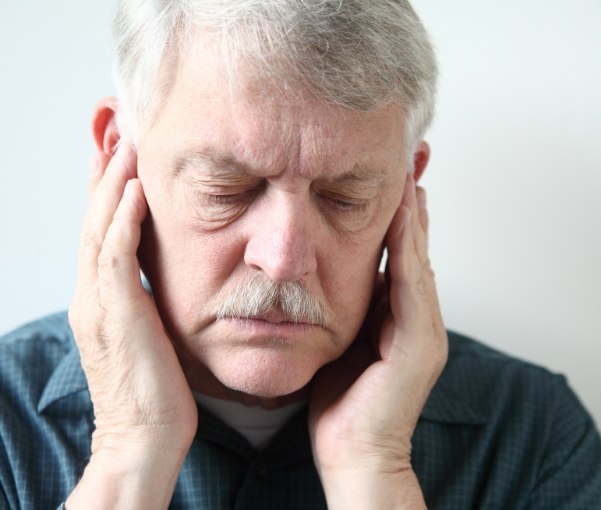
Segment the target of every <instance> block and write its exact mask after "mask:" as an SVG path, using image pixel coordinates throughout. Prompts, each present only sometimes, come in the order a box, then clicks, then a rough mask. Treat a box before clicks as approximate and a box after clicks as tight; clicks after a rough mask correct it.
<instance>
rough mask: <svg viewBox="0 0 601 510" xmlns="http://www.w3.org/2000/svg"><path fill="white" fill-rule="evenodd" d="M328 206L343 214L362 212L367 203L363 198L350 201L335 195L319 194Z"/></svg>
mask: <svg viewBox="0 0 601 510" xmlns="http://www.w3.org/2000/svg"><path fill="white" fill-rule="evenodd" d="M320 197H321V198H322V199H323V200H325V201H326V202H327V203H328V204H329V205H330V206H332V207H334V208H336V209H337V210H338V211H340V212H342V213H345V214H352V213H358V212H364V211H365V210H366V209H367V206H368V203H367V202H366V201H364V200H360V201H352V200H343V199H341V198H337V197H335V196H328V195H320Z"/></svg>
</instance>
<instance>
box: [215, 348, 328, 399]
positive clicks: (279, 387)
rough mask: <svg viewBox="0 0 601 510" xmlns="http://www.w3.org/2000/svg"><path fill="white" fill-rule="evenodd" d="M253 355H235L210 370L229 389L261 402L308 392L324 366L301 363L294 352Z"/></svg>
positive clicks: (265, 351)
mask: <svg viewBox="0 0 601 510" xmlns="http://www.w3.org/2000/svg"><path fill="white" fill-rule="evenodd" d="M253 351H254V352H245V353H243V354H242V353H241V354H239V355H238V354H234V355H231V356H229V357H228V359H227V360H225V361H224V360H222V361H221V362H220V363H217V364H214V365H213V364H212V365H213V366H210V367H209V368H210V370H211V371H212V372H213V375H214V376H215V377H216V378H217V379H218V380H219V382H220V383H221V384H223V385H224V386H225V387H227V388H230V389H232V390H235V391H239V392H242V393H245V394H246V395H252V396H254V397H258V398H261V399H273V398H277V397H283V396H286V395H290V394H291V393H294V392H296V391H298V390H300V389H302V388H304V387H305V386H306V385H307V384H309V382H310V381H311V379H313V376H314V375H315V373H316V372H317V370H318V369H319V368H320V366H321V365H322V364H323V363H318V362H316V361H315V360H312V361H308V360H301V359H299V357H298V355H297V356H296V357H295V355H294V353H291V352H281V351H269V350H253Z"/></svg>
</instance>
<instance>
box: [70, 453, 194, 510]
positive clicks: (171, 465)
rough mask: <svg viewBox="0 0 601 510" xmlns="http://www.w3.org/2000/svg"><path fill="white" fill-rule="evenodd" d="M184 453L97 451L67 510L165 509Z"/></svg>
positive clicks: (72, 494) (74, 491) (71, 497)
mask: <svg viewBox="0 0 601 510" xmlns="http://www.w3.org/2000/svg"><path fill="white" fill-rule="evenodd" d="M186 452H187V450H179V451H177V449H173V450H170V449H166V448H165V449H158V450H153V451H148V450H141V449H140V450H134V451H131V450H130V451H128V450H125V449H124V450H121V451H99V452H97V453H94V454H93V455H92V457H91V459H90V463H89V464H88V465H87V467H86V469H85V471H84V474H83V476H82V478H81V480H80V482H79V483H78V485H77V486H76V487H75V489H74V490H73V492H72V493H71V495H70V496H69V498H68V499H67V502H66V505H65V508H66V510H78V509H85V510H104V509H107V510H108V509H111V510H119V509H124V510H125V509H127V510H132V509H138V508H139V509H145V510H147V509H148V510H153V509H157V510H158V509H165V508H167V507H168V506H169V503H170V501H171V498H172V495H173V491H174V488H175V484H176V482H177V478H178V475H179V472H180V470H181V467H182V464H183V462H184V458H185V456H186Z"/></svg>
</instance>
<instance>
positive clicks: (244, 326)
mask: <svg viewBox="0 0 601 510" xmlns="http://www.w3.org/2000/svg"><path fill="white" fill-rule="evenodd" d="M222 321H223V322H225V323H226V324H227V325H228V326H230V327H233V328H235V329H238V330H243V331H245V332H247V333H249V334H251V335H253V336H254V335H257V336H263V335H268V336H271V337H273V336H278V337H284V336H288V335H294V334H299V333H310V332H313V331H315V330H316V329H318V328H319V326H317V325H316V324H309V323H306V322H278V323H275V322H268V321H264V320H261V319H242V318H227V319H222Z"/></svg>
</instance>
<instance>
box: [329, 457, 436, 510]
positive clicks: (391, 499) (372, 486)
mask: <svg viewBox="0 0 601 510" xmlns="http://www.w3.org/2000/svg"><path fill="white" fill-rule="evenodd" d="M320 478H321V482H322V485H323V488H324V492H325V494H326V499H327V502H328V509H330V510H338V509H340V510H342V509H346V510H353V509H361V510H368V509H374V510H376V509H377V510H424V509H426V504H425V501H424V498H423V494H422V491H421V487H420V485H419V481H418V479H417V476H416V475H415V472H414V471H413V470H412V469H410V468H409V469H403V470H402V471H398V472H382V471H377V470H374V469H365V468H364V467H361V468H344V469H336V470H327V471H326V472H323V471H320Z"/></svg>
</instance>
